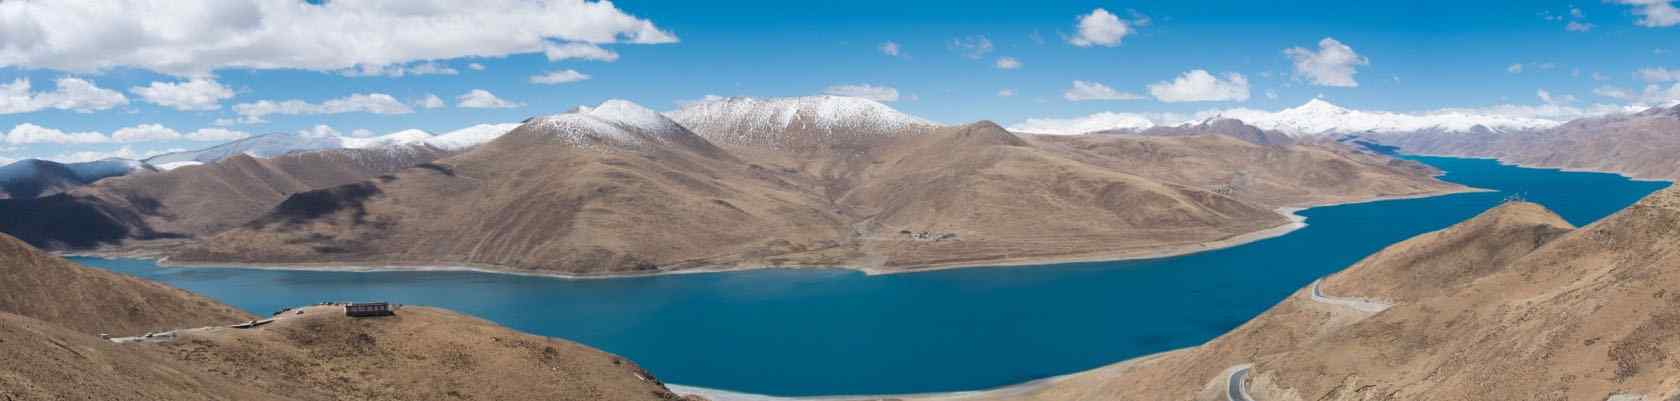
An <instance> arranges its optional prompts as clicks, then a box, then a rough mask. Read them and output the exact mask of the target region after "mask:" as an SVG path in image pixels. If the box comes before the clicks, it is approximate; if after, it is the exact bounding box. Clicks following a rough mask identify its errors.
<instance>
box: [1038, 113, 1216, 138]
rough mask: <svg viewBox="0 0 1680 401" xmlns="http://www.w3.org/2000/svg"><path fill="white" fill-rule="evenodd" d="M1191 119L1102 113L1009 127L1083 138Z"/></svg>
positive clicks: (1174, 116) (1166, 115)
mask: <svg viewBox="0 0 1680 401" xmlns="http://www.w3.org/2000/svg"><path fill="white" fill-rule="evenodd" d="M1189 119H1190V117H1189V116H1183V115H1176V114H1166V113H1158V114H1138V113H1115V112H1107V111H1105V112H1101V113H1096V114H1092V115H1088V116H1083V117H1074V118H1029V119H1027V120H1026V121H1022V122H1021V123H1019V124H1015V125H1011V126H1009V130H1010V131H1014V132H1024V133H1032V134H1048V135H1079V134H1085V133H1091V132H1097V131H1105V130H1113V129H1125V130H1141V129H1147V128H1150V127H1154V126H1157V125H1171V124H1178V123H1180V122H1183V121H1185V120H1189Z"/></svg>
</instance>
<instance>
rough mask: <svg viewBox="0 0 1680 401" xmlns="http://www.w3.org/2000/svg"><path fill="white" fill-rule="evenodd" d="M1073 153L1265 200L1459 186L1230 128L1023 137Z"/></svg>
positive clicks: (1373, 160)
mask: <svg viewBox="0 0 1680 401" xmlns="http://www.w3.org/2000/svg"><path fill="white" fill-rule="evenodd" d="M1028 138H1029V139H1030V140H1031V141H1032V142H1033V143H1034V144H1035V145H1038V146H1040V147H1042V148H1045V149H1047V150H1051V151H1054V152H1057V153H1061V154H1064V155H1067V156H1068V157H1070V158H1073V159H1075V160H1080V161H1083V162H1086V163H1089V164H1093V165H1097V166H1102V167H1105V168H1109V169H1114V170H1120V171H1125V172H1128V173H1131V174H1136V175H1139V176H1144V177H1150V178H1154V179H1157V180H1161V181H1166V182H1172V183H1178V184H1181V185H1186V186H1191V187H1196V188H1203V189H1207V190H1210V191H1215V192H1218V193H1221V194H1225V195H1228V196H1231V197H1234V198H1237V199H1242V200H1245V201H1249V202H1253V203H1258V204H1262V205H1268V206H1273V207H1278V206H1299V205H1305V204H1317V203H1335V202H1346V201H1354V200H1360V199H1370V198H1375V197H1385V196H1406V195H1416V194H1430V193H1441V192H1445V191H1453V190H1459V189H1460V188H1461V187H1458V186H1457V185H1453V184H1450V183H1445V182H1441V181H1439V180H1435V179H1434V178H1433V177H1434V176H1435V175H1436V174H1438V173H1439V172H1438V171H1436V170H1435V169H1433V168H1431V167H1429V166H1426V165H1422V164H1418V163H1416V162H1412V161H1407V160H1400V159H1392V158H1388V157H1385V156H1380V155H1374V154H1370V153H1365V152H1360V151H1357V150H1354V149H1352V148H1349V147H1347V146H1345V145H1342V144H1338V143H1333V142H1305V143H1296V144H1287V145H1275V144H1274V145H1260V144H1255V143H1251V142H1247V141H1243V140H1241V139H1239V138H1237V137H1232V136H1229V135H1219V134H1208V135H1175V136H1171V137H1151V136H1138V135H1079V136H1049V135H1033V136H1029V137H1028Z"/></svg>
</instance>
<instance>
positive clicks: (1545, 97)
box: [1534, 89, 1575, 105]
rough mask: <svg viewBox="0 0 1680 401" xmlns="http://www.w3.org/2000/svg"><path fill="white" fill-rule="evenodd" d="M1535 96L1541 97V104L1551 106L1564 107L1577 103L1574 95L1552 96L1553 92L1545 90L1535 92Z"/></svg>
mask: <svg viewBox="0 0 1680 401" xmlns="http://www.w3.org/2000/svg"><path fill="white" fill-rule="evenodd" d="M1534 95H1535V96H1537V97H1539V98H1540V101H1541V102H1543V103H1546V104H1549V105H1563V104H1570V103H1575V96H1573V95H1552V92H1549V91H1547V90H1545V89H1538V90H1535V91H1534Z"/></svg>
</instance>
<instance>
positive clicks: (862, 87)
mask: <svg viewBox="0 0 1680 401" xmlns="http://www.w3.org/2000/svg"><path fill="white" fill-rule="evenodd" d="M823 93H824V94H829V95H834V96H850V97H860V98H864V99H869V100H874V101H877V102H896V101H898V89H896V88H893V87H890V86H875V85H869V84H858V85H834V86H830V87H828V88H826V89H823Z"/></svg>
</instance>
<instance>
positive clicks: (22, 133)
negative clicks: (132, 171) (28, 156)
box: [6, 123, 111, 145]
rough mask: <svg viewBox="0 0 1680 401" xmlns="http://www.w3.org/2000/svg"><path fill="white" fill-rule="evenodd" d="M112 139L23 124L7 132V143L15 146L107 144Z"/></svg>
mask: <svg viewBox="0 0 1680 401" xmlns="http://www.w3.org/2000/svg"><path fill="white" fill-rule="evenodd" d="M110 141H111V138H110V137H108V136H105V134H101V133H98V132H64V131H59V130H56V129H52V128H47V127H42V126H39V125H35V124H30V123H23V124H18V125H17V126H14V127H12V130H11V131H8V132H6V143H9V144H13V145H21V144H30V143H55V144H70V143H105V142H110Z"/></svg>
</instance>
